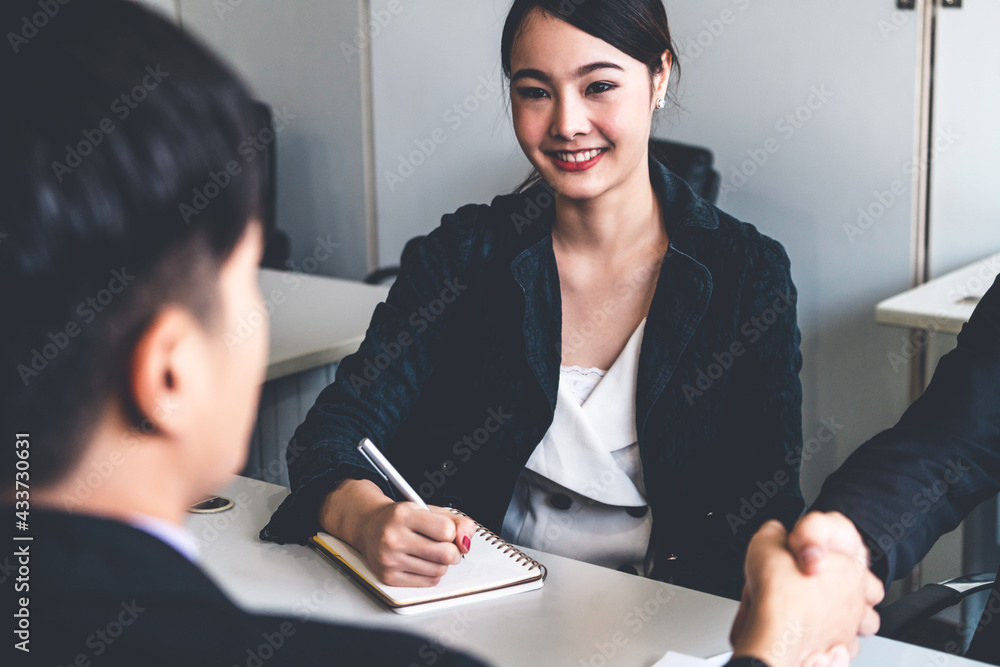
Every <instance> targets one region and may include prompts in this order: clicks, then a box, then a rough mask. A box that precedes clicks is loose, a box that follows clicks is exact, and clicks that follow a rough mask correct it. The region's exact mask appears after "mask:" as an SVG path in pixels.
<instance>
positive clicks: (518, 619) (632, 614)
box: [187, 478, 979, 667]
mask: <svg viewBox="0 0 1000 667" xmlns="http://www.w3.org/2000/svg"><path fill="white" fill-rule="evenodd" d="M287 493H288V489H285V488H282V487H280V486H276V485H274V484H268V483H266V482H260V481H257V480H251V479H246V478H236V479H235V480H234V481H233V482H232V484H230V485H229V487H228V488H226V489H224V490H223V491H222V494H223V495H225V496H227V497H229V498H231V499H233V501H234V502H235V503H236V506H235V507H234V508H233V509H232V510H229V511H228V512H224V513H221V514H211V515H191V516H190V517H189V519H188V522H187V524H188V527H189V528H190V529H191V531H192V532H193V533H194V535H195V537H196V539H197V540H198V541H199V542H200V543H201V552H202V562H203V565H204V567H205V568H206V569H207V570H208V572H209V574H210V575H211V576H212V577H213V578H214V579H215V580H216V581H218V583H219V585H220V586H222V588H223V589H224V590H225V591H226V592H227V593H228V594H229V595H230V596H231V597H232V598H233V599H234V600H236V602H237V603H238V604H240V605H242V606H243V607H245V608H247V609H250V610H252V611H256V612H274V613H282V614H290V615H296V616H299V617H302V616H306V617H309V618H311V619H313V620H323V621H333V622H340V623H348V624H360V625H367V626H376V627H382V628H391V629H396V630H400V631H406V632H411V633H413V634H417V635H421V636H424V637H426V638H427V640H428V643H427V645H426V647H425V650H422V651H421V654H420V658H422V659H423V662H420V661H417V662H416V663H415V664H417V665H428V666H429V665H432V664H433V661H434V659H435V657H436V655H438V652H437V651H436V647H437V646H441V645H444V646H456V647H458V648H461V649H463V650H466V651H469V652H470V653H475V654H477V655H479V656H482V657H483V658H485V659H486V660H487V661H489V662H490V663H491V664H493V665H497V666H498V667H508V666H509V667H531V666H533V665H540V666H545V667H557V666H560V665H566V666H568V667H603V666H610V665H633V666H636V667H649V666H650V665H652V664H654V663H655V662H656V661H658V660H659V659H660V658H662V657H663V655H664V654H665V653H666V652H667V651H669V650H674V651H680V652H683V653H688V654H692V655H699V656H702V657H708V656H711V655H716V654H718V653H721V652H723V651H725V650H728V639H727V637H728V634H729V626H730V624H731V623H732V619H733V616H734V615H735V613H736V608H737V604H736V603H735V602H733V601H732V600H726V599H723V598H718V597H714V596H711V595H706V594H704V593H698V592H696V591H691V590H688V589H684V588H679V587H676V586H670V585H668V584H663V583H660V582H656V581H651V580H649V579H643V578H640V577H635V576H632V575H628V574H623V573H621V572H616V571H614V570H610V569H606V568H602V567H597V566H594V565H588V564H586V563H581V562H578V561H573V560H569V559H567V558H561V557H559V556H553V555H551V554H542V553H539V552H535V551H529V553H530V554H531V555H532V556H533V557H536V558H538V559H540V560H541V561H542V563H544V564H545V565H546V566H547V567H548V571H549V576H548V579H547V580H546V582H545V586H544V587H543V588H542V589H541V590H539V591H532V592H528V593H523V594H520V595H515V596H512V597H509V598H504V599H501V600H493V601H487V602H481V603H473V604H469V605H465V606H462V607H457V608H455V609H452V610H447V611H442V612H433V613H427V614H423V615H418V616H398V615H396V614H393V613H392V612H390V611H388V610H386V609H384V608H382V607H380V606H379V605H378V604H377V603H375V602H374V601H373V600H372V599H371V598H369V597H368V596H367V595H365V594H364V593H362V592H361V590H360V589H358V588H357V587H356V586H355V585H354V584H353V583H352V582H351V581H350V580H348V579H347V578H346V576H345V575H343V574H341V572H340V571H339V570H338V569H336V568H335V567H334V566H332V565H331V564H330V563H329V562H327V561H326V560H324V559H323V558H322V557H321V556H320V555H319V554H317V553H315V552H313V551H312V550H311V549H309V548H307V547H301V546H297V545H276V544H268V543H263V542H260V541H259V540H258V539H257V533H258V531H259V530H260V528H261V527H262V526H263V525H264V524H265V523H266V522H267V519H268V517H269V516H270V515H271V512H272V511H273V510H274V509H275V508H276V507H277V506H278V504H279V503H280V502H281V500H282V499H283V498H284V497H285V495H286V494H287ZM616 638H617V640H618V641H617V644H616V641H615V640H616ZM862 645H863V648H862V653H861V658H859V659H858V660H857V661H856V662H855V663H854V664H855V665H856V666H858V667H887V666H890V665H891V666H896V665H899V666H901V667H931V666H936V665H945V664H947V665H948V666H949V667H962V666H963V665H975V664H979V663H974V662H972V661H969V660H964V659H961V658H955V657H954V656H946V655H944V654H938V653H934V652H933V651H927V650H925V649H920V648H917V647H914V646H909V645H906V644H900V643H897V642H892V641H889V640H885V639H879V638H873V639H866V640H864V642H863V644H862ZM602 649H603V651H604V652H605V653H607V654H609V655H611V653H612V651H613V652H614V653H613V655H611V657H610V658H607V657H605V655H604V654H603V653H602ZM335 658H336V655H335V653H331V662H332V663H333V662H335Z"/></svg>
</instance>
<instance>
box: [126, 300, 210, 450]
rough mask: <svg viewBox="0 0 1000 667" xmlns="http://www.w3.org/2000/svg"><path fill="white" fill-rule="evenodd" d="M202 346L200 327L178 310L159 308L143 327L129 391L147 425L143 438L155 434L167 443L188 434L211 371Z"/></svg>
mask: <svg viewBox="0 0 1000 667" xmlns="http://www.w3.org/2000/svg"><path fill="white" fill-rule="evenodd" d="M205 345H206V337H205V335H204V331H203V330H202V327H201V325H200V324H199V322H198V321H197V320H196V319H195V318H194V316H193V315H192V314H191V313H190V312H188V311H187V310H185V309H183V308H180V307H178V306H167V307H165V308H163V309H162V310H160V311H159V312H158V313H157V314H156V317H154V318H153V321H152V322H151V323H150V324H149V326H148V327H146V330H145V331H144V332H143V334H142V336H140V338H139V341H138V342H137V344H136V346H135V349H134V350H133V352H132V358H131V363H130V365H129V390H130V391H131V393H132V396H131V398H132V403H133V405H134V406H135V407H136V408H137V409H138V410H139V411H140V413H141V414H142V417H143V418H144V420H145V422H144V423H143V424H142V427H143V428H142V430H143V432H151V431H152V430H153V429H155V432H157V433H160V434H162V435H166V436H168V437H170V436H177V435H179V434H181V433H183V432H185V431H186V430H188V427H189V426H190V425H191V423H192V420H193V414H192V410H191V408H192V406H194V405H197V401H199V400H200V399H201V397H200V396H198V394H199V393H201V392H203V391H204V390H205V388H206V385H205V382H206V377H207V376H208V374H209V370H210V367H209V366H208V363H209V357H208V355H207V353H206V349H205ZM150 426H152V427H153V428H152V429H151V428H150Z"/></svg>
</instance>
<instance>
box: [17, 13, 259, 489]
mask: <svg viewBox="0 0 1000 667" xmlns="http://www.w3.org/2000/svg"><path fill="white" fill-rule="evenodd" d="M0 34H3V35H6V38H5V39H4V42H5V43H3V44H0V50H3V53H2V55H0V58H2V59H3V64H2V66H0V72H2V74H0V77H2V78H0V86H2V88H0V89H2V90H3V92H4V99H5V101H4V103H3V105H2V107H3V109H2V110H0V117H2V118H3V120H4V122H3V124H2V128H0V136H2V137H3V138H2V145H0V286H2V287H3V299H4V302H5V303H4V316H3V319H4V320H5V322H4V324H3V325H2V326H0V429H2V430H0V433H3V438H5V439H10V438H13V436H14V434H15V433H24V432H30V433H31V435H32V439H31V449H32V453H31V471H32V472H31V478H32V481H34V482H35V483H37V484H46V483H51V482H54V481H57V480H58V479H60V478H61V477H62V476H63V475H65V474H66V473H67V472H68V471H69V470H70V469H71V468H72V467H73V466H74V465H75V464H76V463H77V461H78V460H79V457H80V455H81V453H82V447H83V445H84V443H85V442H86V440H87V438H88V436H89V435H90V433H91V432H92V429H93V427H94V426H95V425H96V420H97V418H98V417H99V416H100V413H101V408H102V407H103V406H104V405H106V404H107V402H108V400H110V399H111V398H112V397H114V396H116V395H117V396H122V397H127V396H128V395H129V392H128V391H127V385H126V383H127V378H128V364H129V361H130V359H131V354H132V351H133V349H134V346H135V343H136V342H137V340H138V338H139V337H140V336H141V334H142V333H143V331H144V330H145V328H146V327H148V325H149V323H150V322H151V321H152V319H153V318H154V317H155V315H156V313H157V311H158V310H160V309H161V308H162V307H163V306H164V305H165V304H167V303H178V304H181V305H183V306H184V307H186V308H188V309H190V310H191V311H192V312H195V314H196V315H197V316H198V317H199V318H200V319H201V320H203V321H207V319H206V318H210V317H211V315H212V307H213V304H214V303H215V302H214V297H215V295H217V283H216V282H215V279H216V277H217V275H218V268H219V266H221V264H222V263H223V262H224V261H225V259H226V258H227V257H228V256H229V255H230V254H231V252H232V250H233V248H234V247H235V246H236V244H237V242H238V241H239V239H240V238H241V237H242V236H243V234H244V232H245V230H246V228H247V225H248V222H249V221H250V220H251V219H253V218H255V217H256V216H257V214H258V210H259V206H260V201H259V199H260V186H261V182H262V176H261V174H260V172H259V165H260V162H261V161H260V160H257V161H250V162H248V161H246V160H241V159H240V158H239V154H238V146H239V145H240V143H241V142H242V141H243V140H244V139H245V138H246V137H247V136H249V135H251V134H256V133H257V131H258V130H259V129H260V128H257V127H254V120H253V119H254V118H255V115H254V108H253V101H252V98H251V96H250V93H249V92H248V90H247V88H246V87H245V86H244V85H243V84H242V83H241V82H240V81H239V79H238V78H237V77H236V76H234V75H233V74H232V73H231V72H230V70H229V69H228V68H227V67H226V66H225V65H223V64H222V63H221V62H220V61H219V60H218V59H217V58H216V57H215V56H213V55H212V54H211V53H210V52H209V51H208V50H207V49H206V48H205V47H203V46H202V45H201V44H199V43H198V42H197V41H195V40H194V39H192V38H191V37H189V36H187V35H185V34H184V33H183V32H182V31H181V30H180V29H179V28H178V27H177V26H175V25H174V24H173V23H171V22H170V21H169V20H167V19H166V18H164V17H161V16H160V15H158V14H156V13H155V12H153V11H150V10H148V9H146V8H144V7H142V6H140V5H138V4H137V3H134V2H131V1H129V0H86V1H84V0H76V2H69V1H68V0H66V1H65V2H64V0H58V1H57V0H4V2H3V3H2V7H0ZM125 402H126V409H127V410H130V411H132V412H130V417H131V418H133V420H134V421H135V422H136V424H135V425H136V426H137V427H139V426H142V425H143V424H142V419H141V417H142V415H139V414H137V413H136V412H135V408H134V406H131V405H128V404H127V403H128V402H127V400H126V401H125ZM146 426H147V427H148V424H146ZM4 446H5V448H6V447H7V445H4ZM10 446H11V447H13V444H12V443H11V444H10Z"/></svg>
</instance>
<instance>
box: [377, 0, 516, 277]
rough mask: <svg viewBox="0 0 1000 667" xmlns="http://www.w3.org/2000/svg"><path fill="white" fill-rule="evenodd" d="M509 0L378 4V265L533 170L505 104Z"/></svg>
mask: <svg viewBox="0 0 1000 667" xmlns="http://www.w3.org/2000/svg"><path fill="white" fill-rule="evenodd" d="M509 4H510V3H509V2H508V0H475V1H474V2H470V1H469V0H434V1H433V2H412V1H408V0H405V1H404V0H371V26H372V28H373V29H372V31H371V32H377V34H375V35H374V36H373V37H372V40H371V48H372V86H373V88H372V92H373V97H374V118H375V122H374V127H375V171H376V193H377V206H378V209H377V210H378V231H379V263H380V265H383V266H384V265H394V264H398V263H399V253H400V251H401V250H402V249H403V246H404V245H405V243H406V241H407V240H408V239H410V238H412V237H413V236H416V235H419V234H426V233H427V232H429V231H430V230H432V229H434V228H435V227H436V226H437V225H438V223H439V222H440V220H441V216H442V215H443V214H444V213H451V212H452V211H454V210H455V209H456V208H458V207H459V206H462V205H464V204H468V203H488V202H489V201H490V200H491V199H492V198H493V197H494V196H496V195H498V194H503V193H506V192H510V191H511V190H512V189H513V188H514V187H515V186H516V185H517V184H518V183H519V182H520V181H521V180H522V179H523V178H524V177H525V176H527V174H528V171H529V165H528V162H527V160H526V159H525V158H524V157H523V154H522V153H521V150H520V148H519V147H518V146H517V142H516V140H515V139H514V133H513V130H512V129H511V122H510V117H509V114H508V112H507V103H506V102H505V97H506V93H505V90H504V85H503V84H504V82H503V76H502V73H501V71H500V33H501V31H502V29H503V20H504V18H505V16H506V11H507V8H508V6H509Z"/></svg>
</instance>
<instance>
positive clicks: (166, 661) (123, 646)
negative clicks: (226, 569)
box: [5, 510, 481, 667]
mask: <svg viewBox="0 0 1000 667" xmlns="http://www.w3.org/2000/svg"><path fill="white" fill-rule="evenodd" d="M12 520H13V519H12ZM31 528H32V534H33V535H34V540H33V541H32V542H25V543H15V548H16V547H17V545H18V544H27V545H29V550H30V590H29V591H28V592H23V591H22V592H17V591H15V592H14V597H15V599H16V598H17V597H20V596H24V595H28V596H30V603H29V606H28V609H29V611H30V628H31V643H30V648H31V653H30V654H24V653H22V652H20V651H16V650H15V651H14V653H15V662H14V663H13V664H29V665H46V666H49V667H51V666H55V665H67V666H68V665H80V666H81V667H89V666H91V665H92V666H93V667H103V666H105V665H116V666H117V665H120V666H122V667H124V666H128V667H138V666H140V665H141V666H143V667H146V666H148V665H172V666H174V667H191V666H198V667H200V666H202V665H204V666H206V667H234V666H239V667H279V666H282V665H289V666H291V665H296V666H305V665H323V666H324V667H332V666H334V665H365V666H366V667H367V666H370V665H401V666H403V667H408V666H409V665H415V664H416V665H425V664H428V659H429V658H430V657H433V658H434V660H435V662H434V664H435V665H449V666H452V665H453V666H459V665H461V666H463V667H473V666H475V665H481V663H479V662H477V661H475V660H472V659H471V658H468V657H465V656H462V655H459V654H455V653H451V652H445V651H444V649H442V648H440V647H439V646H437V645H436V644H432V643H431V642H429V641H426V640H422V639H418V638H416V637H412V636H407V635H403V634H397V633H390V632H384V631H375V630H365V629H360V628H353V627H346V626H335V625H327V624H324V623H315V622H309V621H307V620H303V619H299V618H293V617H285V618H283V617H276V616H257V615H253V614H248V613H246V612H244V611H242V610H240V609H239V608H237V607H236V606H235V605H234V604H233V603H232V602H231V601H230V600H229V599H228V598H227V597H226V595H225V594H224V593H223V592H222V591H221V590H220V589H219V588H218V587H217V586H216V585H215V584H214V583H212V581H211V580H209V578H208V577H207V576H205V574H204V573H203V572H202V571H201V570H200V569H199V568H198V567H197V566H195V565H194V564H193V563H191V562H190V561H188V560H187V559H186V558H185V557H184V556H182V555H181V554H179V553H178V552H177V551H175V550H174V549H173V548H172V547H170V546H168V545H167V544H165V543H164V542H162V541H161V540H159V539H158V538H156V537H153V536H151V535H149V534H147V533H145V532H143V531H141V530H137V529H135V528H132V527H131V526H128V525H125V524H122V523H118V522H115V521H108V520H104V519H98V518H92V517H85V516H75V515H70V514H63V513H57V512H42V511H37V510H33V511H32V512H31ZM11 583H13V582H12V581H10V580H9V581H8V582H6V584H5V587H6V586H7V585H10V584H11ZM11 588H13V586H11ZM8 590H10V589H8ZM6 618H7V619H8V623H10V620H9V619H10V618H11V617H10V616H7V617H6ZM5 634H6V635H7V636H8V638H9V637H10V630H9V629H6V630H5ZM8 642H9V643H8V649H9V648H10V644H11V643H12V642H10V640H9V639H8ZM442 652H443V653H442ZM18 658H19V659H18Z"/></svg>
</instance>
